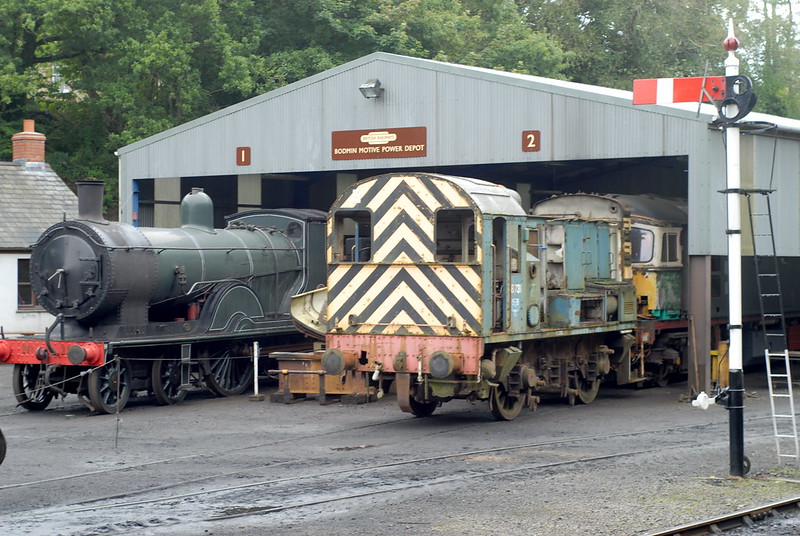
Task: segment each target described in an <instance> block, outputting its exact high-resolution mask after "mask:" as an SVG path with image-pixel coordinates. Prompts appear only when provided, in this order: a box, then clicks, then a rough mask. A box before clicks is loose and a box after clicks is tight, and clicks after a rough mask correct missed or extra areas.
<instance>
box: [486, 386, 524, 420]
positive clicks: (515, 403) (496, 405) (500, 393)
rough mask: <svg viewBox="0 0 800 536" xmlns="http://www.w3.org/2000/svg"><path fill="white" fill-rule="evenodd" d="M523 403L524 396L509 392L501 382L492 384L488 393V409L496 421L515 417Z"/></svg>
mask: <svg viewBox="0 0 800 536" xmlns="http://www.w3.org/2000/svg"><path fill="white" fill-rule="evenodd" d="M524 403H525V399H524V397H522V396H518V395H512V394H510V393H509V392H508V391H506V388H505V387H504V386H503V384H499V385H496V386H493V387H492V389H491V392H490V393H489V409H490V410H491V411H492V415H494V418H495V419H497V420H498V421H513V420H514V419H516V418H517V417H518V416H519V414H520V412H521V411H522V406H523V405H524Z"/></svg>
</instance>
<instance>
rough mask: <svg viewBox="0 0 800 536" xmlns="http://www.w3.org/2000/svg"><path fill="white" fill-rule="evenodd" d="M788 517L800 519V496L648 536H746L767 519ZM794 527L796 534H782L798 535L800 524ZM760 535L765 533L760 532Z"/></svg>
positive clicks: (773, 535) (648, 535)
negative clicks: (731, 535) (730, 535)
mask: <svg viewBox="0 0 800 536" xmlns="http://www.w3.org/2000/svg"><path fill="white" fill-rule="evenodd" d="M787 516H788V517H793V518H800V496H798V497H792V498H791V499H786V500H784V501H779V502H773V503H769V504H764V505H761V506H756V507H754V508H748V509H746V510H740V511H737V512H734V513H731V514H726V515H722V516H717V517H713V518H710V519H705V520H703V521H698V522H696V523H687V524H683V525H679V526H676V527H671V528H668V529H666V530H660V531H658V532H651V533H649V534H647V535H646V536H705V535H706V534H721V533H725V532H732V531H736V533H737V535H744V534H747V533H749V531H748V529H756V528H757V527H758V525H759V524H760V523H761V522H763V521H764V520H765V519H767V518H770V517H781V518H784V517H787ZM793 526H794V527H795V531H794V532H785V533H783V532H782V533H781V534H797V533H798V532H797V531H798V530H800V522H798V523H796V524H794V525H793ZM742 530H744V532H742ZM753 534H756V532H753ZM758 534H765V533H764V532H763V531H759V532H758ZM772 536H775V532H773V533H772Z"/></svg>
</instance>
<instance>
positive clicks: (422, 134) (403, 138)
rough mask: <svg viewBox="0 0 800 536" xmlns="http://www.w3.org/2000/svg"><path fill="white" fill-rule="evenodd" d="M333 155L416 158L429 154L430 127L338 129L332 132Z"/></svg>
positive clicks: (350, 157) (332, 156) (338, 156)
mask: <svg viewBox="0 0 800 536" xmlns="http://www.w3.org/2000/svg"><path fill="white" fill-rule="evenodd" d="M331 134H332V136H331V158H333V159H334V160H361V159H365V158H414V157H418V156H426V155H427V154H428V152H427V151H428V139H427V138H428V134H427V128H426V127H405V128H387V129H375V130H338V131H334V132H332V133H331Z"/></svg>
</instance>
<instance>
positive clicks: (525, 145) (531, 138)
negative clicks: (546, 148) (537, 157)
mask: <svg viewBox="0 0 800 536" xmlns="http://www.w3.org/2000/svg"><path fill="white" fill-rule="evenodd" d="M540 137H541V132H540V131H538V130H523V131H522V150H523V151H524V152H526V153H530V152H536V151H538V150H539V149H540V148H541V145H539V138H540Z"/></svg>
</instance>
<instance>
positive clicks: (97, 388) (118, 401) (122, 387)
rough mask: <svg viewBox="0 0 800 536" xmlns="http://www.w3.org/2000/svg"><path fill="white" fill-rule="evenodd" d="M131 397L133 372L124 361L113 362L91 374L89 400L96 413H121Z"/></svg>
mask: <svg viewBox="0 0 800 536" xmlns="http://www.w3.org/2000/svg"><path fill="white" fill-rule="evenodd" d="M130 396H131V372H130V367H129V366H128V362H127V361H126V360H124V359H117V360H115V361H111V362H110V363H107V364H106V365H104V366H102V367H99V368H96V369H94V370H93V371H92V372H91V373H89V400H90V401H91V402H92V406H94V409H95V411H97V412H99V413H114V412H115V411H121V410H122V408H124V407H125V404H127V403H128V398H130Z"/></svg>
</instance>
